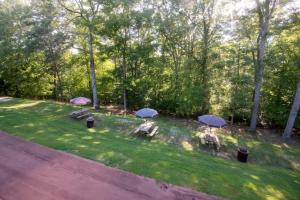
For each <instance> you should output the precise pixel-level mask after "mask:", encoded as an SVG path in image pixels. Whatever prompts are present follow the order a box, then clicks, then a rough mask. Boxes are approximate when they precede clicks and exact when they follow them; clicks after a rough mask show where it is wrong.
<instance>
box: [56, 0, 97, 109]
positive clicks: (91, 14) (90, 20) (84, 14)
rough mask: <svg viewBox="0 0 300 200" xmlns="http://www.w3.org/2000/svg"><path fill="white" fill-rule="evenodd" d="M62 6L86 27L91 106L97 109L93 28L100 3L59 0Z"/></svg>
mask: <svg viewBox="0 0 300 200" xmlns="http://www.w3.org/2000/svg"><path fill="white" fill-rule="evenodd" d="M59 2H60V4H61V5H62V7H63V8H65V9H66V10H67V11H68V12H70V13H71V14H72V15H75V17H76V18H80V19H81V20H82V21H83V23H82V25H84V26H85V27H86V29H87V38H88V39H87V40H88V46H89V64H90V76H91V87H92V93H93V106H94V108H95V109H99V104H100V102H99V101H98V94H97V85H96V73H95V58H94V46H93V45H94V29H95V24H96V17H97V15H98V12H99V10H100V7H101V6H100V4H99V2H98V1H94V0H75V2H74V1H71V3H72V4H68V5H65V4H64V2H63V1H62V0H59Z"/></svg>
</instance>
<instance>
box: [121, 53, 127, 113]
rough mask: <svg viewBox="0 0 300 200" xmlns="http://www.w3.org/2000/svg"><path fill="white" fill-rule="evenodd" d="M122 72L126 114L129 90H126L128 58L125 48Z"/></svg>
mask: <svg viewBox="0 0 300 200" xmlns="http://www.w3.org/2000/svg"><path fill="white" fill-rule="evenodd" d="M122 72H123V77H122V79H123V81H122V82H123V106H124V112H125V114H126V113H127V90H126V79H127V76H126V58H125V47H124V50H123V58H122Z"/></svg>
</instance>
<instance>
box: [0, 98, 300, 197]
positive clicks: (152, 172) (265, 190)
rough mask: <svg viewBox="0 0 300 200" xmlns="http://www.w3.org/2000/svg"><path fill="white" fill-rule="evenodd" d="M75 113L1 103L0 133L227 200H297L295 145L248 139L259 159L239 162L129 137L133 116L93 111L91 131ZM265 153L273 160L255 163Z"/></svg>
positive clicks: (55, 106)
mask: <svg viewBox="0 0 300 200" xmlns="http://www.w3.org/2000/svg"><path fill="white" fill-rule="evenodd" d="M76 109H79V107H76V106H72V105H68V104H63V103H57V102H53V101H35V100H23V99H13V100H11V101H8V102H2V103H0V130H1V131H5V132H8V133H10V134H12V135H15V136H17V137H21V138H24V139H26V140H30V141H32V142H35V143H38V144H42V145H45V146H48V147H51V148H54V149H57V150H62V151H65V152H69V153H72V154H76V155H79V156H82V157H85V158H88V159H91V160H95V161H97V162H101V163H104V164H106V165H108V166H112V167H117V168H120V169H123V170H126V171H130V172H133V173H135V174H138V175H142V176H147V177H151V178H155V179H157V180H160V181H164V182H168V183H172V184H176V185H181V186H185V187H189V188H192V189H195V190H198V191H201V192H205V193H208V194H213V195H217V196H220V197H224V198H226V199H274V200H275V199H291V200H293V199H294V200H297V199H300V190H299V188H300V172H299V170H297V167H291V166H292V165H296V166H297V165H298V161H299V157H300V150H299V148H297V147H293V146H289V147H286V149H282V148H281V146H278V145H277V146H276V144H275V146H273V145H272V144H266V145H261V143H259V141H258V140H252V139H249V138H247V139H246V140H245V141H244V143H245V145H246V146H248V147H252V148H253V149H254V150H255V152H256V153H257V154H258V156H259V157H257V158H255V159H253V160H252V161H251V162H250V163H247V164H244V163H239V162H236V161H234V160H230V159H223V158H220V157H217V156H212V155H209V154H207V153H205V152H203V151H201V150H199V149H197V150H192V151H191V150H186V149H185V148H182V147H180V146H178V145H172V144H170V143H167V142H165V141H163V140H160V139H155V138H154V139H152V140H149V139H147V138H140V137H139V138H137V137H132V136H129V135H128V133H129V132H130V131H132V130H133V128H134V127H136V126H137V125H138V124H140V123H141V122H142V120H141V119H136V118H135V117H133V116H119V115H111V114H108V113H95V118H96V120H97V124H96V127H95V128H92V129H87V128H86V127H85V123H84V120H82V121H76V120H72V119H70V118H69V117H68V113H69V112H71V111H73V110H76ZM157 123H158V124H159V126H160V127H162V129H163V131H162V133H161V134H166V133H167V132H168V129H167V127H169V126H173V127H172V128H174V127H175V128H178V129H179V130H182V131H184V132H187V135H192V134H193V133H194V132H195V131H194V130H192V129H190V128H188V127H184V126H183V125H181V124H176V125H172V122H170V121H168V120H166V119H159V118H158V119H157ZM158 138H159V137H158ZM239 139H241V138H239ZM223 140H224V141H225V142H226V143H228V148H234V145H233V144H232V143H233V142H232V141H234V140H236V138H231V136H230V137H229V136H228V137H225V138H223ZM251 145H252V146H251ZM231 146H233V147H231ZM257 146H259V148H255V147H257ZM273 148H274V149H275V150H276V151H275V150H274V149H273ZM273 154H274V155H273ZM275 154H276V155H275ZM265 155H268V156H271V157H272V156H274V157H275V158H276V159H275V160H274V159H273V160H272V159H271V160H270V161H268V162H262V163H260V162H256V160H260V159H263V158H264V157H265ZM281 157H282V159H281ZM285 162H286V163H287V164H286V165H284V163H285ZM291 163H294V164H291Z"/></svg>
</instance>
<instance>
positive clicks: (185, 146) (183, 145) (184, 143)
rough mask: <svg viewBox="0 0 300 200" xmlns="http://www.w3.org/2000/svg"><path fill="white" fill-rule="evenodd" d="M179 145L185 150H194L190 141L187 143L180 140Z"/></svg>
mask: <svg viewBox="0 0 300 200" xmlns="http://www.w3.org/2000/svg"><path fill="white" fill-rule="evenodd" d="M181 146H182V147H183V148H184V149H185V150H187V151H193V150H194V148H193V146H192V145H191V144H190V143H188V142H187V141H182V142H181Z"/></svg>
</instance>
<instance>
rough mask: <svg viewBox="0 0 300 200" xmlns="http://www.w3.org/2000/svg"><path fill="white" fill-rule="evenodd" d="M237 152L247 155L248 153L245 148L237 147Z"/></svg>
mask: <svg viewBox="0 0 300 200" xmlns="http://www.w3.org/2000/svg"><path fill="white" fill-rule="evenodd" d="M239 151H240V152H241V153H247V152H248V150H247V148H245V147H239Z"/></svg>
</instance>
